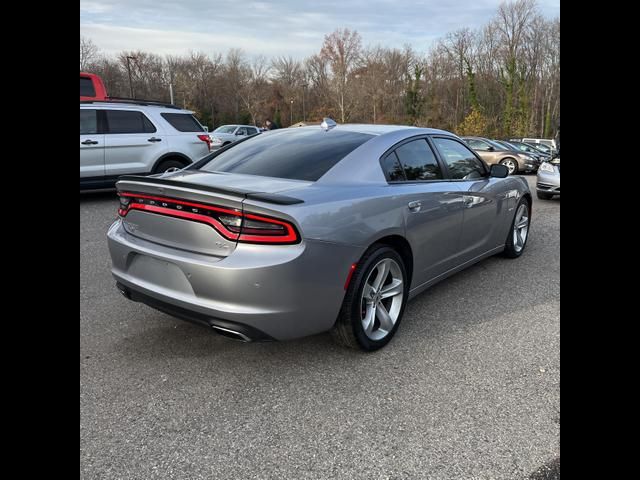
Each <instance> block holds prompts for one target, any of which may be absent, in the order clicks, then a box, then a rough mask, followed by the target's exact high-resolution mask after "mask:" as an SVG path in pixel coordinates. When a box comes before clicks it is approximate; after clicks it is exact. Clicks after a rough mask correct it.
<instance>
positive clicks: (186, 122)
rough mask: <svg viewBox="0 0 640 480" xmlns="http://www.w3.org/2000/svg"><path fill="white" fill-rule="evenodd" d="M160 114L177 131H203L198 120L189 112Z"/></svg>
mask: <svg viewBox="0 0 640 480" xmlns="http://www.w3.org/2000/svg"><path fill="white" fill-rule="evenodd" d="M160 115H161V116H162V118H164V119H165V120H166V121H167V122H169V124H170V125H171V126H172V127H173V128H175V129H176V130H178V131H179V132H204V128H203V127H202V125H200V122H198V120H196V119H195V118H194V116H193V115H191V114H190V113H161V114H160Z"/></svg>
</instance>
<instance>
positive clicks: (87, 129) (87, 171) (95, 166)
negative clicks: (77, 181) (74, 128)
mask: <svg viewBox="0 0 640 480" xmlns="http://www.w3.org/2000/svg"><path fill="white" fill-rule="evenodd" d="M101 126H102V124H101V122H100V120H99V118H98V111H97V110H96V109H94V108H81V109H80V178H91V177H103V176H104V134H103V133H102V128H101Z"/></svg>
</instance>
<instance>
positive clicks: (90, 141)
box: [80, 140, 98, 145]
mask: <svg viewBox="0 0 640 480" xmlns="http://www.w3.org/2000/svg"><path fill="white" fill-rule="evenodd" d="M80 143H81V144H82V145H97V144H98V142H96V141H95V140H85V141H84V142H80Z"/></svg>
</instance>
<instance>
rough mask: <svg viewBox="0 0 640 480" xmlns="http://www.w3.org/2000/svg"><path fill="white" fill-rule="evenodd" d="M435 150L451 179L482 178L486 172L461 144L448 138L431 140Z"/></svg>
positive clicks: (479, 162)
mask: <svg viewBox="0 0 640 480" xmlns="http://www.w3.org/2000/svg"><path fill="white" fill-rule="evenodd" d="M433 143H435V144H436V148H437V149H438V150H439V151H440V154H441V155H442V158H443V159H444V161H445V162H446V164H447V166H448V168H449V175H450V177H451V178H452V179H456V180H460V179H465V180H466V179H471V178H481V177H484V175H485V173H486V170H485V167H484V164H483V163H482V162H481V161H480V160H478V159H477V158H476V156H475V155H474V154H473V152H471V150H469V149H468V148H467V147H465V146H464V145H463V144H462V143H460V142H457V141H456V140H452V139H450V138H438V137H435V138H434V139H433Z"/></svg>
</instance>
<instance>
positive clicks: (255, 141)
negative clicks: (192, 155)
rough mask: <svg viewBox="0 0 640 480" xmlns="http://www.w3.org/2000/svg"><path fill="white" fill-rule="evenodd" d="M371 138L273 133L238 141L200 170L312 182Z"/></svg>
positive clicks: (301, 130)
mask: <svg viewBox="0 0 640 480" xmlns="http://www.w3.org/2000/svg"><path fill="white" fill-rule="evenodd" d="M372 137H373V135H368V134H364V133H356V132H344V131H340V130H336V129H333V130H329V131H328V132H326V131H324V130H322V129H320V128H316V127H314V128H297V129H286V130H277V131H274V132H273V133H268V134H262V135H257V136H256V137H252V138H251V139H250V140H246V141H244V142H238V143H236V144H234V146H233V147H231V148H229V150H226V151H224V152H222V153H220V154H218V155H217V156H216V157H215V158H214V159H213V160H211V161H210V162H208V163H206V164H205V165H204V166H202V167H201V168H202V170H206V171H210V172H213V171H218V172H232V173H245V174H249V175H264V176H267V177H277V178H290V179H294V180H311V181H316V180H318V179H319V178H320V177H321V176H322V175H324V174H325V173H326V172H327V171H328V170H329V169H330V168H331V167H333V166H334V165H335V164H336V163H338V162H339V161H340V160H342V158H344V157H345V156H346V155H347V154H349V153H351V152H352V151H353V150H354V149H356V148H357V147H359V146H360V145H362V144H363V143H364V142H366V141H367V140H369V139H371V138H372Z"/></svg>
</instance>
